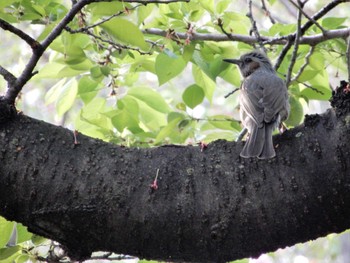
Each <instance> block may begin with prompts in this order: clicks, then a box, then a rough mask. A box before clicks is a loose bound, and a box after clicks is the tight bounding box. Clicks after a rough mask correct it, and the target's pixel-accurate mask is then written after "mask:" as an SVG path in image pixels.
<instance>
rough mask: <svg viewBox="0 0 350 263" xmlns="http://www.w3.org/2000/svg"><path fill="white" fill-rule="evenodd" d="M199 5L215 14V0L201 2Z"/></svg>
mask: <svg viewBox="0 0 350 263" xmlns="http://www.w3.org/2000/svg"><path fill="white" fill-rule="evenodd" d="M199 3H200V5H201V6H203V8H204V9H205V10H207V11H208V12H209V13H214V0H205V1H199Z"/></svg>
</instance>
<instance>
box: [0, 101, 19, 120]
mask: <svg viewBox="0 0 350 263" xmlns="http://www.w3.org/2000/svg"><path fill="white" fill-rule="evenodd" d="M16 115H17V110H16V108H15V106H14V105H13V104H11V103H9V102H8V101H7V100H6V99H5V97H3V96H0V124H2V123H5V122H7V121H9V120H11V119H12V118H14V117H15V116H16Z"/></svg>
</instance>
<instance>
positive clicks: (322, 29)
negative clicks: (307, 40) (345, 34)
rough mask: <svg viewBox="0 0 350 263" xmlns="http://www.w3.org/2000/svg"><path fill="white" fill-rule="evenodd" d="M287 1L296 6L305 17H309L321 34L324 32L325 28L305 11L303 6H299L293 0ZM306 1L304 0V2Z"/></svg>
mask: <svg viewBox="0 0 350 263" xmlns="http://www.w3.org/2000/svg"><path fill="white" fill-rule="evenodd" d="M289 2H290V3H291V4H292V5H293V6H295V7H296V8H298V10H299V12H301V13H302V14H303V15H304V16H305V17H306V18H307V19H309V20H310V21H311V22H312V23H313V24H315V26H317V27H318V28H319V29H320V30H321V31H322V33H323V34H325V33H326V30H325V29H324V28H323V27H322V26H321V25H320V24H319V23H318V22H317V21H316V20H315V19H313V18H312V17H310V16H309V15H308V14H307V13H306V12H304V10H303V8H301V6H299V5H298V4H297V3H295V2H294V1H293V0H289ZM305 3H306V2H304V4H305Z"/></svg>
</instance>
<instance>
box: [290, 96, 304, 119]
mask: <svg viewBox="0 0 350 263" xmlns="http://www.w3.org/2000/svg"><path fill="white" fill-rule="evenodd" d="M289 103H290V115H289V117H288V119H287V120H286V121H285V123H286V124H287V125H288V126H297V125H298V124H300V123H301V121H302V120H303V117H304V110H303V105H302V104H301V102H300V101H299V99H298V98H296V97H294V96H290V97H289Z"/></svg>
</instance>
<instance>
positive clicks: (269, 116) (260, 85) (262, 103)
mask: <svg viewBox="0 0 350 263" xmlns="http://www.w3.org/2000/svg"><path fill="white" fill-rule="evenodd" d="M224 61H226V62H229V63H233V64H236V65H238V67H239V70H240V72H241V74H242V76H243V78H244V79H243V82H242V84H241V88H240V92H241V93H240V97H239V102H240V117H241V121H242V124H243V125H244V127H245V128H246V129H247V130H248V137H247V139H246V143H245V145H244V147H243V150H242V152H241V154H240V156H241V157H244V158H249V157H258V158H259V159H268V158H272V157H274V156H276V152H275V149H274V147H273V142H272V132H273V131H274V130H275V129H276V128H277V127H279V126H280V125H282V121H284V120H286V119H287V118H288V115H289V111H290V107H289V102H288V90H287V86H286V84H285V82H284V81H283V80H282V79H281V78H279V77H278V76H277V74H276V71H275V70H274V69H273V67H272V64H271V62H270V60H269V59H268V58H267V56H266V55H265V54H263V53H261V52H259V51H252V52H249V53H247V54H244V55H242V56H241V57H240V59H224Z"/></svg>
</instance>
